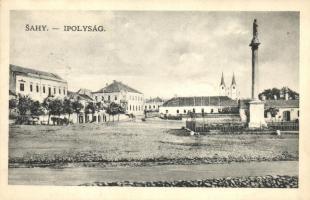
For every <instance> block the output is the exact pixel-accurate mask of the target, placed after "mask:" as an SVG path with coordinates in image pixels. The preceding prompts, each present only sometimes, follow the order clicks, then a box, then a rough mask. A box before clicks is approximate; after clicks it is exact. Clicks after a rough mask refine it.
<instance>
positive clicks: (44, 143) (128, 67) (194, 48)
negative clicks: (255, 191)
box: [8, 11, 300, 188]
mask: <svg viewBox="0 0 310 200" xmlns="http://www.w3.org/2000/svg"><path fill="white" fill-rule="evenodd" d="M53 12H57V17H55V18H53V17H54V14H53ZM53 12H39V11H38V12H36V11H32V12H30V11H29V12H27V11H13V12H11V18H12V23H11V26H10V28H11V31H12V33H13V34H12V36H11V39H10V45H11V46H10V47H11V49H10V57H11V58H10V65H9V91H8V92H9V100H8V101H9V108H8V109H9V158H8V167H9V172H8V183H9V184H11V185H70V186H77V185H79V186H118V187H120V186H126V187H128V186H134V187H234V188H235V187H237V188H244V187H247V188H298V178H299V173H298V167H299V165H298V164H299V118H300V107H299V99H300V97H299V51H298V49H299V13H298V12H224V11H223V12H198V11H197V12H187V11H182V12H172V11H165V12H159V11H158V12H156V11H113V12H112V11H88V12H69V13H66V12H62V11H53ZM85 16H87V17H85ZM84 17H85V18H87V19H89V18H93V19H95V22H94V24H95V25H87V23H88V22H87V21H83V23H85V24H83V25H81V27H85V28H87V27H89V28H90V29H91V27H93V26H97V25H98V26H99V27H102V30H104V31H89V32H88V31H66V30H63V28H62V27H63V25H61V23H59V22H60V21H61V20H64V21H65V23H66V24H68V25H66V26H68V27H69V26H73V25H70V23H71V24H74V22H75V20H76V19H85V18H84ZM42 18H46V19H50V21H51V24H48V25H46V27H45V25H44V26H43V27H45V28H44V29H46V30H47V29H48V30H47V31H36V30H35V28H32V29H33V30H32V31H26V33H23V34H22V36H21V35H20V34H17V32H18V30H19V29H20V28H21V27H23V26H24V25H25V21H27V20H28V21H30V22H31V23H30V22H29V24H43V23H42V20H41V19H42ZM62 23H63V22H62ZM100 23H102V24H103V25H100ZM74 26H77V25H76V24H75V25H74ZM47 27H48V28H47ZM34 36H35V37H36V38H38V39H37V40H36V39H33V41H30V40H29V38H32V37H34ZM42 40H43V41H46V43H45V45H42V44H41V43H40V41H42ZM30 42H31V43H33V45H34V46H33V47H34V48H33V47H30V45H29V43H30Z"/></svg>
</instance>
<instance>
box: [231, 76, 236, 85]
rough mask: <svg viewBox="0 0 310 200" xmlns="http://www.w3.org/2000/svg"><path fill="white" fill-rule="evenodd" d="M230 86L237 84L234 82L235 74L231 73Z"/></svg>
mask: <svg viewBox="0 0 310 200" xmlns="http://www.w3.org/2000/svg"><path fill="white" fill-rule="evenodd" d="M231 85H237V84H236V80H235V73H233V77H232V81H231Z"/></svg>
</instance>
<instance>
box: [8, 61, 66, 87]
mask: <svg viewBox="0 0 310 200" xmlns="http://www.w3.org/2000/svg"><path fill="white" fill-rule="evenodd" d="M10 71H12V72H15V73H18V74H22V75H26V76H33V77H39V78H42V79H49V80H54V81H60V82H64V83H67V81H66V80H64V79H62V78H61V77H60V76H58V75H57V74H54V73H50V72H44V71H40V70H36V69H30V68H25V67H20V66H17V65H12V64H10Z"/></svg>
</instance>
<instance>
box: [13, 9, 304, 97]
mask: <svg viewBox="0 0 310 200" xmlns="http://www.w3.org/2000/svg"><path fill="white" fill-rule="evenodd" d="M254 18H257V20H258V25H259V29H258V31H259V40H260V42H261V45H260V47H259V68H260V76H261V78H260V79H261V85H260V88H261V90H262V89H265V88H271V87H282V86H288V87H290V88H291V89H293V90H296V91H299V13H298V12H173V11H166V12H158V11H148V12H141V11H127V12H125V11H115V12H110V11H109V12H108V11H87V12H86V11H83V12H76V11H71V12H68V11H66V12H61V11H44V12H43V11H32V12H30V11H11V19H10V20H11V27H10V31H11V32H10V36H11V38H10V63H11V64H15V65H20V66H23V67H29V68H34V69H38V70H44V71H49V72H53V73H57V74H58V75H60V76H61V77H63V78H64V79H66V80H67V81H68V85H69V90H71V91H76V90H78V89H79V88H87V89H91V90H93V91H96V90H98V89H100V88H102V87H104V86H105V85H106V83H111V82H112V81H113V80H118V81H122V82H123V83H126V84H128V85H129V86H131V87H133V88H135V89H137V90H139V91H141V92H143V93H144V94H145V96H146V97H149V96H161V97H165V98H169V97H172V96H174V95H177V96H194V95H200V96H207V95H218V94H219V92H218V91H219V90H218V88H219V83H220V77H221V73H222V72H224V77H225V82H226V84H227V85H229V84H230V83H231V78H232V74H233V73H235V76H236V82H237V85H238V88H239V91H240V95H241V97H250V94H251V92H250V89H251V50H250V47H249V43H250V41H251V38H252V23H253V19H254ZM26 24H46V25H47V26H48V27H49V29H50V30H49V31H48V32H26V31H25V25H26ZM64 25H103V26H104V27H105V29H106V31H105V32H64V31H63V26H64ZM52 27H58V28H60V30H51V28H52Z"/></svg>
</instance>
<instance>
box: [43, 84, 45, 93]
mask: <svg viewBox="0 0 310 200" xmlns="http://www.w3.org/2000/svg"><path fill="white" fill-rule="evenodd" d="M43 93H45V85H43Z"/></svg>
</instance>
